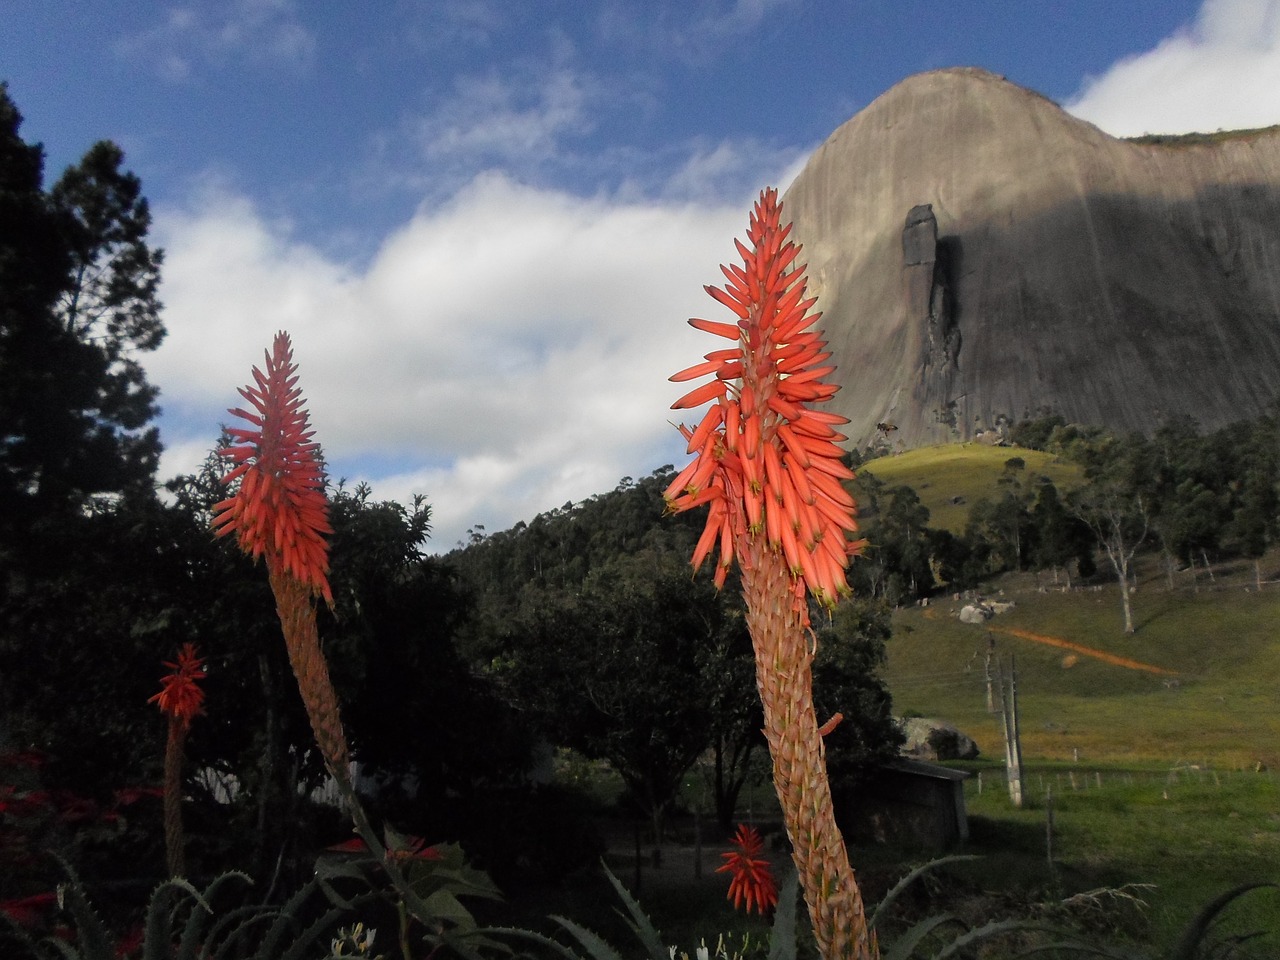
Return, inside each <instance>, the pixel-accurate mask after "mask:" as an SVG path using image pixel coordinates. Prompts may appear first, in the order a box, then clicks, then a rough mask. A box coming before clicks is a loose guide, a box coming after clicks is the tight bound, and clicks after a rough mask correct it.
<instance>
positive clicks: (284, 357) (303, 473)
mask: <svg viewBox="0 0 1280 960" xmlns="http://www.w3.org/2000/svg"><path fill="white" fill-rule="evenodd" d="M297 371H298V368H297V366H296V365H295V364H294V362H293V347H292V345H291V344H290V341H289V335H288V334H287V333H283V332H281V333H277V334H276V338H275V343H274V344H273V346H272V350H271V352H270V353H268V354H267V355H266V372H265V373H263V372H262V371H260V370H259V369H258V368H257V367H254V368H253V380H254V384H255V385H250V386H248V387H244V388H242V389H241V390H240V395H241V396H242V397H244V398H245V399H246V400H248V401H249V403H250V404H251V405H252V407H253V410H252V411H249V410H242V409H239V408H237V409H234V410H231V411H230V412H231V413H232V414H234V415H235V416H237V417H241V418H243V419H244V420H247V421H248V422H249V423H250V424H252V427H231V428H228V430H227V433H228V435H230V436H231V438H232V439H233V440H239V441H240V444H239V445H238V446H231V447H227V448H225V449H223V450H220V451H219V453H220V454H221V455H222V456H223V457H225V458H226V459H228V460H230V461H232V462H233V463H234V464H235V467H234V468H233V469H232V470H231V471H230V472H229V473H228V474H227V475H226V476H225V477H223V478H222V482H223V483H225V484H232V483H234V482H235V481H237V480H238V481H239V486H238V487H237V488H236V491H235V493H234V494H233V495H232V496H230V497H228V498H227V499H226V500H223V501H222V502H221V503H218V504H216V505H215V506H214V508H213V509H214V518H213V529H214V531H215V532H216V533H217V535H218V536H226V535H227V534H230V533H235V535H236V539H237V541H238V542H239V544H240V549H242V550H243V551H244V552H245V553H247V554H249V555H250V556H251V557H253V558H254V559H257V558H259V557H261V558H263V559H264V560H265V562H266V565H267V576H268V579H269V580H270V583H271V591H272V593H273V594H274V595H275V598H276V612H277V613H278V614H279V617H280V626H281V628H282V630H283V632H284V640H285V646H286V647H287V648H288V651H289V663H290V665H291V666H292V667H293V673H294V676H296V677H297V679H298V688H299V690H300V691H301V693H302V701H303V703H304V704H305V705H306V708H307V716H308V717H309V718H310V720H311V729H312V731H313V733H314V734H315V738H316V742H317V743H318V744H319V745H320V752H321V753H322V754H323V755H324V759H325V762H326V764H327V765H328V767H329V772H330V773H331V774H332V775H333V776H334V777H335V778H336V779H337V780H339V782H340V783H341V784H343V785H344V786H345V785H349V784H348V781H349V777H350V771H349V769H348V758H349V756H350V751H349V749H348V747H347V738H346V734H345V733H344V732H343V729H342V720H341V717H340V716H339V713H338V696H337V693H336V692H335V691H334V689H333V683H332V681H331V680H330V679H329V667H328V664H327V662H326V661H325V658H324V653H323V652H322V650H321V649H320V637H319V632H318V631H317V629H316V611H315V607H314V605H313V603H312V600H313V599H314V598H315V597H322V598H323V599H324V600H325V601H326V602H327V603H329V604H330V605H332V604H333V594H332V592H331V591H330V589H329V544H328V541H327V540H326V539H325V538H326V537H327V536H328V535H329V534H331V533H333V528H332V527H331V526H330V525H329V516H328V511H329V507H328V501H327V500H326V499H325V494H324V486H325V472H324V460H323V458H322V456H321V454H320V445H319V444H317V443H316V442H315V441H314V440H313V439H312V437H313V435H314V434H313V433H312V431H311V429H310V425H309V421H308V416H307V411H306V408H305V406H304V400H303V397H302V390H301V389H300V388H299V387H298V372H297Z"/></svg>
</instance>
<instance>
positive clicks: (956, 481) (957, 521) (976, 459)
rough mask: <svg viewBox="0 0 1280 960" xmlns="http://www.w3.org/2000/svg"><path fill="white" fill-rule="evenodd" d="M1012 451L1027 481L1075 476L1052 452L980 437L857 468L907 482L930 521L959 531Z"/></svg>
mask: <svg viewBox="0 0 1280 960" xmlns="http://www.w3.org/2000/svg"><path fill="white" fill-rule="evenodd" d="M1015 457H1016V458H1019V459H1021V460H1023V461H1024V462H1025V463H1026V467H1025V469H1024V470H1023V471H1022V477H1023V478H1024V480H1026V481H1029V480H1030V479H1031V478H1033V477H1038V476H1047V477H1049V479H1051V480H1052V481H1053V483H1054V485H1055V486H1057V487H1059V488H1060V489H1070V487H1071V486H1072V485H1074V484H1076V483H1078V482H1079V480H1080V468H1079V467H1077V466H1076V465H1075V464H1071V463H1068V462H1066V461H1065V460H1061V459H1059V458H1058V457H1055V456H1053V455H1052V454H1048V453H1042V452H1040V451H1038V450H1024V449H1022V448H1021V447H991V446H986V445H984V444H980V443H954V444H945V445H942V446H936V447H920V448H918V449H915V450H908V451H906V452H905V453H900V454H895V455H893V456H888V457H880V458H878V459H876V460H870V461H868V462H867V463H864V464H863V465H862V466H861V467H859V468H858V470H859V472H860V473H864V474H871V476H873V477H875V478H876V479H877V480H880V481H881V482H883V483H884V484H885V485H886V486H887V487H896V486H899V485H901V484H906V485H907V486H909V487H911V488H912V489H914V490H915V492H916V495H917V496H918V497H919V498H920V502H921V503H923V504H924V505H925V506H926V507H928V508H929V526H931V527H934V528H936V529H940V530H950V531H952V532H953V533H961V532H963V530H964V525H965V522H966V520H967V519H968V516H969V507H970V506H971V505H972V504H973V503H974V502H975V501H977V500H979V499H980V498H981V497H984V496H992V495H994V494H995V493H996V492H997V490H998V488H997V485H996V481H997V480H998V479H999V478H1000V476H1001V475H1002V474H1003V473H1004V470H1005V463H1006V462H1007V461H1009V460H1011V459H1013V458H1015ZM856 495H857V494H856V492H855V496H856Z"/></svg>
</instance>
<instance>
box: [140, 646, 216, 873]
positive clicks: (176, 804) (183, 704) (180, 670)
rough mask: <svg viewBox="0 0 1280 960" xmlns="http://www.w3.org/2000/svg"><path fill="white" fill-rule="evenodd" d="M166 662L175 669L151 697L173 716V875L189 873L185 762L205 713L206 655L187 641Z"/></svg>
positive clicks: (169, 761) (168, 769) (168, 838)
mask: <svg viewBox="0 0 1280 960" xmlns="http://www.w3.org/2000/svg"><path fill="white" fill-rule="evenodd" d="M164 665H165V666H166V667H168V668H169V669H170V670H171V671H172V672H171V673H168V674H166V675H165V676H163V677H161V678H160V684H161V687H160V692H159V693H157V694H155V695H154V696H152V697H149V698H148V699H147V703H154V704H156V705H157V706H159V707H160V709H161V710H162V711H163V712H164V714H165V715H166V716H167V717H168V718H169V738H168V740H167V741H166V743H165V749H164V840H165V857H166V860H167V861H168V867H169V874H170V876H174V877H180V876H182V875H183V874H184V873H186V856H185V852H184V850H185V846H186V843H185V841H184V839H183V829H182V762H183V759H184V757H185V754H184V747H185V746H186V742H187V731H188V730H189V729H190V728H191V721H192V719H194V718H195V717H196V716H197V715H198V714H200V713H203V712H204V691H203V690H201V689H200V681H201V680H203V679H204V676H205V670H204V658H203V657H201V656H199V654H198V652H197V650H196V645H195V644H194V643H184V644H183V645H182V648H181V649H180V650H179V651H178V656H177V659H176V660H174V661H168V660H166V661H165V662H164Z"/></svg>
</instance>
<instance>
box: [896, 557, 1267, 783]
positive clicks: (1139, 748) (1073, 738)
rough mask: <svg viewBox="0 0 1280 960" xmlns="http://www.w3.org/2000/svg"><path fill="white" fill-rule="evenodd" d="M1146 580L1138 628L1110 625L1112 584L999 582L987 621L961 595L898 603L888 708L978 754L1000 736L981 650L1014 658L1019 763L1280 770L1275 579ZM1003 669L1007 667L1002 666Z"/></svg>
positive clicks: (1114, 621) (994, 746) (1114, 619)
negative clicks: (1247, 583) (1095, 653)
mask: <svg viewBox="0 0 1280 960" xmlns="http://www.w3.org/2000/svg"><path fill="white" fill-rule="evenodd" d="M1163 583H1164V581H1163V578H1162V577H1160V576H1158V575H1155V576H1148V577H1146V578H1144V580H1143V584H1142V587H1141V589H1140V590H1139V591H1138V592H1137V593H1136V594H1135V595H1134V596H1133V603H1134V611H1135V619H1136V621H1137V624H1138V629H1137V631H1136V632H1135V633H1134V634H1133V635H1131V636H1125V635H1124V633H1123V632H1122V631H1121V616H1120V601H1119V596H1118V592H1117V588H1116V587H1115V586H1110V585H1107V586H1103V587H1102V588H1101V589H1099V590H1096V591H1095V590H1092V589H1090V590H1082V591H1077V592H1072V593H1069V594H1067V593H1053V592H1048V593H1040V592H1038V590H1037V588H1036V586H1035V582H1034V579H1033V578H1031V577H1030V576H1017V577H1006V578H1004V579H1003V580H1001V581H1000V582H999V583H998V584H994V585H993V586H994V587H996V589H997V590H1003V592H1004V599H1006V600H1012V601H1013V602H1014V603H1015V607H1014V608H1013V609H1012V610H1010V611H1009V612H1008V613H1004V614H1000V615H998V616H996V617H995V618H994V619H992V620H990V621H988V623H986V624H985V625H973V624H964V623H961V622H960V621H959V619H958V618H957V617H956V616H955V615H954V614H955V613H957V612H958V609H959V608H960V606H962V605H963V601H955V600H944V601H941V602H934V603H932V604H931V605H930V606H929V607H926V608H919V607H914V608H910V609H906V610H899V611H898V612H897V613H896V614H895V616H894V635H893V639H892V640H890V642H889V645H888V664H887V666H886V668H885V677H886V679H887V681H888V683H889V688H890V690H891V692H892V693H893V696H894V704H895V709H896V710H897V711H898V712H899V713H907V712H914V713H921V714H924V715H926V716H939V717H942V718H944V719H947V720H950V721H951V722H952V723H955V724H956V725H957V726H959V727H960V728H961V729H963V730H965V731H966V732H967V733H969V734H970V736H972V737H973V738H974V739H975V740H976V741H977V742H978V744H979V746H980V747H981V748H982V750H983V752H984V753H985V754H987V755H994V754H998V753H999V752H1000V751H1001V749H1002V747H1001V739H1000V737H1001V735H1000V732H999V729H998V727H997V725H996V722H995V719H994V718H993V717H992V716H991V715H990V714H989V713H988V712H987V706H986V684H985V679H984V676H985V674H984V661H985V658H986V653H987V649H988V644H989V643H990V642H991V641H994V644H995V647H994V650H995V654H996V657H997V658H998V659H1001V660H1003V661H1004V662H1005V664H1006V665H1007V663H1008V662H1009V658H1010V657H1011V656H1014V657H1016V658H1017V666H1018V677H1019V706H1020V710H1021V720H1022V732H1023V750H1024V754H1025V755H1026V756H1027V757H1028V758H1032V757H1034V758H1039V759H1045V760H1066V759H1073V758H1074V757H1076V756H1081V757H1087V758H1089V759H1091V760H1097V761H1119V762H1134V761H1150V762H1163V763H1170V764H1171V763H1174V762H1177V761H1179V760H1198V761H1199V760H1203V761H1208V762H1211V763H1213V764H1214V765H1217V766H1220V767H1225V768H1229V769H1234V768H1252V767H1253V766H1255V765H1256V764H1257V763H1258V762H1259V761H1261V762H1262V763H1263V764H1264V765H1266V766H1268V767H1277V768H1280V709H1277V707H1280V694H1278V693H1277V691H1278V690H1280V637H1277V635H1276V632H1275V629H1274V625H1275V624H1276V623H1277V622H1280V587H1277V586H1276V585H1271V586H1270V587H1267V588H1265V589H1264V590H1263V591H1262V592H1261V593H1259V592H1257V591H1256V590H1252V589H1250V590H1248V591H1247V592H1246V590H1245V587H1244V586H1243V584H1241V583H1239V582H1237V583H1234V584H1231V583H1227V582H1225V581H1223V582H1221V588H1220V589H1218V590H1214V591H1209V590H1204V591H1201V592H1199V593H1192V592H1190V591H1187V590H1183V589H1175V590H1173V591H1170V590H1168V589H1167V588H1166V587H1165V586H1164V585H1163ZM1008 628H1013V629H1019V630H1024V631H1029V632H1033V633H1038V634H1044V635H1048V636H1053V637H1059V638H1062V639H1065V640H1069V641H1072V642H1075V643H1078V644H1082V645H1084V646H1087V647H1090V648H1094V649H1098V650H1102V651H1105V652H1108V653H1112V654H1115V655H1117V656H1122V657H1126V658H1129V659H1132V660H1136V661H1140V662H1143V663H1148V664H1153V665H1155V666H1159V667H1162V668H1164V669H1167V670H1172V671H1174V672H1175V674H1176V676H1175V677H1164V676H1156V675H1152V674H1148V673H1144V672H1141V671H1138V670H1131V669H1126V668H1123V667H1118V666H1114V665H1112V664H1109V663H1104V662H1101V661H1098V660H1095V659H1092V658H1090V657H1088V656H1083V655H1073V654H1071V653H1070V652H1069V651H1067V650H1063V649H1059V648H1056V647H1050V646H1045V645H1042V644H1039V643H1035V642H1033V641H1030V640H1025V639H1021V638H1017V637H1013V636H1009V635H1007V634H1005V633H1003V632H1001V631H1003V630H1005V629H1008ZM1006 669H1007V666H1006Z"/></svg>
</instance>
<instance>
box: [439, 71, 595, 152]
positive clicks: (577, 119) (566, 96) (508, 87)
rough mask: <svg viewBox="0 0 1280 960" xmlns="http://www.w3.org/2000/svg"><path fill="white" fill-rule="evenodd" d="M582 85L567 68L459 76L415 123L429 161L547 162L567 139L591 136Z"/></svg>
mask: <svg viewBox="0 0 1280 960" xmlns="http://www.w3.org/2000/svg"><path fill="white" fill-rule="evenodd" d="M585 102H586V94H585V92H584V90H583V86H582V84H581V83H580V82H579V80H578V78H577V77H576V76H574V74H573V73H572V72H570V71H569V70H567V69H562V68H558V69H551V70H549V71H548V72H547V73H545V74H544V75H542V76H540V77H538V78H536V82H534V81H532V80H531V79H521V80H514V79H504V78H502V77H500V76H499V75H498V74H497V73H490V74H487V75H485V76H481V77H477V76H470V77H461V78H459V79H458V80H457V81H456V82H455V84H454V89H453V90H452V92H451V93H450V95H449V96H447V97H445V98H443V102H442V103H441V105H440V106H439V107H438V108H437V109H436V110H434V111H433V112H432V113H431V114H429V115H428V116H426V117H424V118H422V120H421V121H420V123H419V131H420V138H421V142H422V144H423V148H424V151H425V153H426V155H427V156H428V157H440V156H446V157H453V156H462V157H465V158H467V159H473V158H475V157H477V156H481V157H486V158H489V159H493V158H499V159H518V160H520V161H521V162H522V163H524V162H528V161H529V160H530V159H542V158H547V157H550V156H552V155H554V154H555V152H556V147H557V144H558V143H559V141H560V139H561V138H562V137H564V136H565V135H570V134H583V133H586V132H588V131H589V126H590V125H589V122H588V120H587V117H586V114H585V111H584V104H585Z"/></svg>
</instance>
